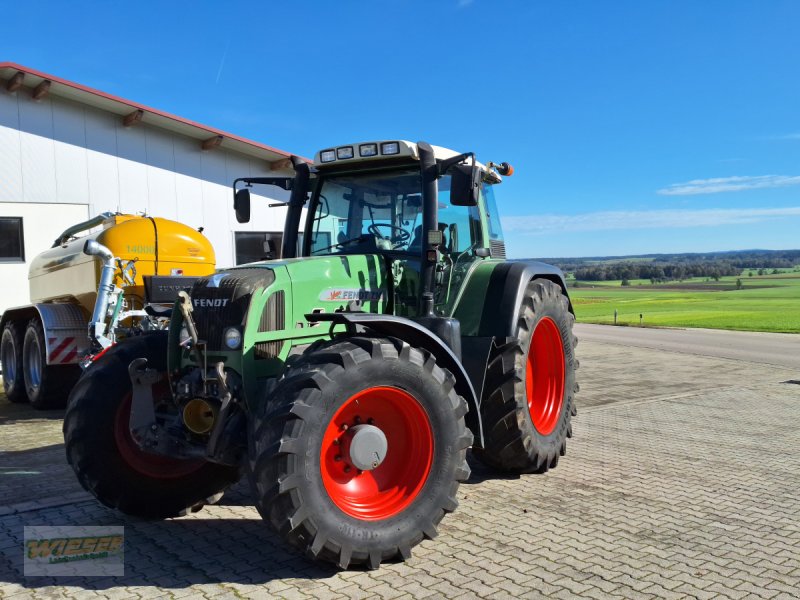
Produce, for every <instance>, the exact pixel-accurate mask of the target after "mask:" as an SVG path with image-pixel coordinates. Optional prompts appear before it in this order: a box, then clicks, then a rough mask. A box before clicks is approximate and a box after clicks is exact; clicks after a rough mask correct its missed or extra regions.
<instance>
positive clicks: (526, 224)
mask: <svg viewBox="0 0 800 600" xmlns="http://www.w3.org/2000/svg"><path fill="white" fill-rule="evenodd" d="M782 217H800V206H792V207H788V208H708V209H698V210H691V209H676V210H642V211H624V210H621V211H607V212H594V213H584V214H580V215H532V216H519V217H502V218H501V221H502V224H503V229H504V230H505V231H506V232H518V233H522V234H530V235H544V234H549V233H564V232H578V231H611V230H615V229H616V230H622V229H628V230H630V229H676V228H684V227H720V226H722V225H746V224H752V223H760V222H762V221H768V220H773V219H778V218H782Z"/></svg>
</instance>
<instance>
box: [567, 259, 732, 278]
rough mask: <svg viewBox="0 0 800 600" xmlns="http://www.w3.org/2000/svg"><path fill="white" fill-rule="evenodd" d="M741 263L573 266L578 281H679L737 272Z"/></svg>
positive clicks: (632, 263) (722, 275) (716, 276)
mask: <svg viewBox="0 0 800 600" xmlns="http://www.w3.org/2000/svg"><path fill="white" fill-rule="evenodd" d="M741 272H742V269H741V268H740V267H737V266H736V265H733V264H731V263H730V262H727V261H713V262H712V261H707V262H696V263H685V264H681V263H678V264H675V263H660V262H659V263H655V262H651V263H637V262H619V263H610V264H609V263H607V264H599V265H586V266H583V267H579V268H577V269H575V271H574V273H575V279H578V280H580V281H612V280H619V279H622V280H623V281H624V280H630V279H649V280H651V281H653V282H654V283H661V282H665V281H682V280H684V279H689V278H690V277H705V278H708V279H719V278H720V277H725V276H728V275H739V274H740V273H741Z"/></svg>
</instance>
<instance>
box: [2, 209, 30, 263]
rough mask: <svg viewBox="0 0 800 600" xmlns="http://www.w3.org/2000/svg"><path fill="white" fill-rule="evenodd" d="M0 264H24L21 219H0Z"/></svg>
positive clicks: (23, 240)
mask: <svg viewBox="0 0 800 600" xmlns="http://www.w3.org/2000/svg"><path fill="white" fill-rule="evenodd" d="M0 262H25V238H24V237H23V234H22V217H0Z"/></svg>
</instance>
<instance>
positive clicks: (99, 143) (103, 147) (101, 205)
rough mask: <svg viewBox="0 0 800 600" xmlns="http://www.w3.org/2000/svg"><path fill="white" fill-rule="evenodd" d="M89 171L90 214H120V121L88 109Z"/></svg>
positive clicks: (87, 160)
mask: <svg viewBox="0 0 800 600" xmlns="http://www.w3.org/2000/svg"><path fill="white" fill-rule="evenodd" d="M85 119H86V121H85V122H86V168H87V177H88V180H89V214H90V215H91V216H95V215H98V214H100V213H101V212H106V211H117V210H119V206H120V203H119V165H118V163H119V159H118V158H117V131H116V124H117V122H118V121H119V117H117V116H115V115H110V114H108V113H104V112H102V111H99V110H95V109H93V108H88V107H87V108H86V112H85Z"/></svg>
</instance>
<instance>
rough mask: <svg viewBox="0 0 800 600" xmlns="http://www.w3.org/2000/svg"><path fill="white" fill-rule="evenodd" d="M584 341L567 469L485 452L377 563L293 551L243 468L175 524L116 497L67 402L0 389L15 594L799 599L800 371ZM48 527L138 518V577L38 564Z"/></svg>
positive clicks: (6, 570)
mask: <svg viewBox="0 0 800 600" xmlns="http://www.w3.org/2000/svg"><path fill="white" fill-rule="evenodd" d="M578 334H579V335H580V328H579V330H578ZM741 335H742V334H736V336H737V337H736V340H737V343H738V342H739V340H741V339H742V338H741ZM753 335H758V336H763V335H764V334H753ZM725 339H726V338H724V336H723V337H722V338H721V343H725ZM759 339H760V340H761V339H762V338H759ZM798 339H800V338H798ZM578 350H579V357H580V359H581V369H580V372H579V378H580V381H581V386H582V391H581V394H580V399H579V403H578V406H579V407H580V408H579V410H580V412H579V415H578V418H577V419H576V420H575V438H574V439H573V440H570V444H569V448H568V454H567V456H566V457H565V458H563V459H562V462H561V464H560V465H559V467H558V468H557V469H556V470H555V471H551V472H550V473H547V474H546V475H540V476H537V475H528V476H523V477H521V478H502V477H497V476H496V475H495V474H493V473H491V472H489V471H487V470H485V469H483V468H482V467H480V466H479V465H477V464H475V463H473V475H472V478H471V480H470V481H469V482H468V483H467V484H465V485H463V486H462V487H461V489H460V493H459V500H460V507H459V509H458V511H457V512H455V513H454V514H452V515H450V516H449V517H447V518H446V519H445V520H444V521H443V523H442V525H441V526H440V533H439V537H438V538H437V539H436V540H433V541H426V542H424V543H423V544H422V545H421V546H418V547H417V548H416V549H415V552H414V557H413V558H412V559H411V560H410V561H408V562H406V563H404V564H391V565H384V566H383V567H381V569H380V570H378V571H373V572H367V571H351V572H338V571H336V570H335V569H333V568H327V567H324V566H319V565H316V564H313V563H310V562H308V561H306V560H305V559H303V558H301V557H297V556H295V555H292V554H289V553H287V551H286V549H285V548H284V546H282V545H281V543H280V542H279V541H278V540H277V539H276V538H275V537H274V536H273V535H272V534H271V533H269V532H268V530H267V528H266V527H265V525H264V524H263V523H262V522H261V520H260V518H259V516H258V514H257V513H256V511H255V510H254V509H253V508H252V507H250V506H248V504H249V498H248V490H247V488H246V486H244V485H242V484H239V485H238V486H236V488H235V489H234V490H233V491H232V492H231V493H229V494H228V495H226V496H225V497H224V498H223V499H222V501H221V503H220V504H219V505H217V506H213V507H207V508H206V509H204V510H203V511H201V512H199V513H197V514H195V515H192V516H190V517H184V518H181V519H174V520H171V521H166V522H156V523H152V522H150V523H148V522H143V521H137V520H134V519H129V518H126V517H123V516H121V515H118V514H115V513H113V512H111V511H109V510H106V509H105V508H102V507H101V506H99V505H98V504H97V503H96V502H94V501H93V500H92V499H90V498H89V497H88V495H86V494H85V493H84V492H82V491H81V490H80V487H79V486H78V484H77V483H76V482H75V480H74V478H73V476H72V473H71V471H70V470H69V468H68V467H67V465H66V464H65V460H64V457H63V446H62V440H61V421H60V419H59V418H58V417H60V414H59V413H58V412H56V413H37V412H35V411H31V410H29V409H27V408H22V407H18V406H11V405H9V404H8V403H7V402H6V401H5V400H4V399H3V400H0V449H2V450H3V452H2V454H0V597H8V598H18V597H19V598H25V597H37V598H61V597H70V598H71V597H81V598H82V597H90V596H95V595H101V596H110V597H113V598H150V597H152V598H157V597H159V598H160V597H172V598H183V597H186V598H189V597H208V598H242V597H248V598H250V597H263V598H268V597H279V598H320V597H323V598H337V597H341V598H344V597H354V598H373V597H382V598H394V597H412V598H425V597H430V598H441V597H481V598H508V597H532V598H535V597H551V598H573V597H585V598H613V597H618V598H651V597H659V598H687V597H688V598H691V597H696V598H713V597H730V598H744V597H762V598H796V597H797V595H798V593H797V591H798V589H800V452H799V451H798V450H800V433H798V431H800V430H799V429H798V421H799V420H800V385H796V384H793V383H787V382H788V381H791V380H798V379H800V372H799V371H800V369H792V368H790V367H787V366H771V365H766V364H756V363H751V362H745V361H740V360H732V359H728V358H717V357H709V356H697V355H691V354H685V353H682V352H676V351H665V350H656V349H650V348H640V347H630V346H625V345H620V344H619V343H616V342H615V343H607V342H598V341H587V342H584V343H581V344H580V345H579V348H578ZM45 524H54V525H55V524H60V525H100V524H124V525H125V532H126V575H125V577H123V578H116V579H115V578H95V579H88V580H78V579H67V580H64V579H59V580H52V579H43V578H28V579H24V578H23V577H22V576H21V563H22V541H21V540H22V527H23V525H45Z"/></svg>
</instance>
